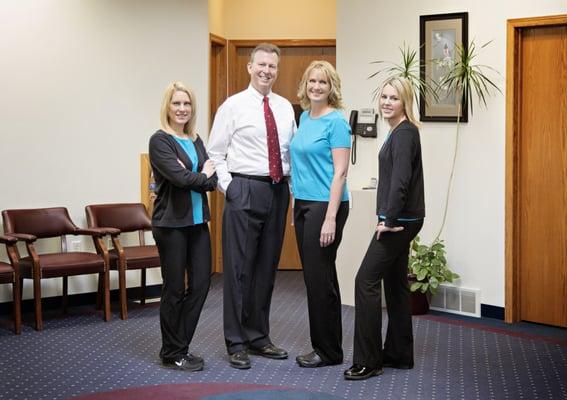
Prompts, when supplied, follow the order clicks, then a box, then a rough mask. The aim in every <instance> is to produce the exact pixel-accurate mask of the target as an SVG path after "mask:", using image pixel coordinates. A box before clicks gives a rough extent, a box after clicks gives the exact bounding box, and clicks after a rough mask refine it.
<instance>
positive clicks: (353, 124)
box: [349, 108, 378, 165]
mask: <svg viewBox="0 0 567 400" xmlns="http://www.w3.org/2000/svg"><path fill="white" fill-rule="evenodd" d="M377 121H378V115H377V114H376V113H375V112H374V109H373V108H361V109H360V110H352V111H351V112H350V119H349V125H350V133H351V135H353V138H352V151H351V153H350V159H351V162H352V164H353V165H354V164H356V137H357V136H362V137H368V138H375V137H376V136H377V133H376V131H377V128H376V122H377Z"/></svg>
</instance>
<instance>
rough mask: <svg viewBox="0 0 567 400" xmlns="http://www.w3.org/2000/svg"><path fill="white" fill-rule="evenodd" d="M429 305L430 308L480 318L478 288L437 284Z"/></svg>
mask: <svg viewBox="0 0 567 400" xmlns="http://www.w3.org/2000/svg"><path fill="white" fill-rule="evenodd" d="M429 306H430V308H431V309H432V310H438V311H445V312H449V313H453V314H461V315H468V316H472V317H479V318H480V289H469V288H463V287H457V286H450V285H439V288H438V289H437V293H435V295H434V296H433V297H432V298H431V301H430V304H429Z"/></svg>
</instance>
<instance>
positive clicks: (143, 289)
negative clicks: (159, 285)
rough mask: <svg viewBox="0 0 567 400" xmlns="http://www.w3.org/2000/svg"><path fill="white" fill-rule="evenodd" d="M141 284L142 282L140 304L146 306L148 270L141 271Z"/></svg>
mask: <svg viewBox="0 0 567 400" xmlns="http://www.w3.org/2000/svg"><path fill="white" fill-rule="evenodd" d="M141 271H142V273H141V278H140V280H141V282H140V304H141V305H144V304H146V269H145V268H142V269H141Z"/></svg>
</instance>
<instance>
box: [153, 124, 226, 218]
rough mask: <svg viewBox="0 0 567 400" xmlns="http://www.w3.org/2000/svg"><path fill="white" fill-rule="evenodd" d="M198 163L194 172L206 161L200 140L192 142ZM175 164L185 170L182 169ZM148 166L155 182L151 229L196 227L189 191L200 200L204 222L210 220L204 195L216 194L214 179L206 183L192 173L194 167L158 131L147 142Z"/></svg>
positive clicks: (205, 180)
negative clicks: (152, 226) (152, 227)
mask: <svg viewBox="0 0 567 400" xmlns="http://www.w3.org/2000/svg"><path fill="white" fill-rule="evenodd" d="M193 143H194V144H195V150H196V151H197V156H198V159H199V163H198V166H197V171H201V170H202V169H203V164H204V163H205V161H206V160H207V159H208V158H209V157H208V155H207V151H206V150H205V146H204V145H203V141H202V140H201V138H200V137H199V136H197V139H196V140H195V141H194V142H193ZM177 160H181V162H182V163H183V164H184V165H185V166H186V168H183V167H182V166H181V165H180V164H179V162H178V161H177ZM150 163H151V165H152V170H153V173H154V179H155V182H156V189H155V192H156V195H157V197H156V199H155V202H154V213H153V215H152V225H154V226H159V227H165V228H179V227H183V226H191V225H195V222H194V221H193V204H192V202H191V195H190V193H189V191H190V190H192V191H195V192H199V193H201V196H202V199H203V222H207V221H209V220H210V219H211V213H210V211H209V203H208V201H207V193H206V192H212V191H213V190H215V188H216V186H217V175H216V174H214V175H213V176H211V177H210V178H208V179H207V175H205V174H203V173H201V172H192V171H191V170H192V168H193V163H192V162H191V160H190V159H189V156H187V153H186V152H185V150H183V148H182V147H181V146H180V145H179V144H178V143H177V141H176V140H175V138H173V136H171V135H169V134H167V133H166V132H164V131H162V130H158V131H157V132H156V133H154V134H153V135H152V137H151V138H150Z"/></svg>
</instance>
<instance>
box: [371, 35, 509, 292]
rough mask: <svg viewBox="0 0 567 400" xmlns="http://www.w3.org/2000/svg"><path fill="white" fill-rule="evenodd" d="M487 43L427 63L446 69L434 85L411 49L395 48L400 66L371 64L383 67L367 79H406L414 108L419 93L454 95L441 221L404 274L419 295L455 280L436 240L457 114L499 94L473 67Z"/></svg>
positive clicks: (415, 248)
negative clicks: (411, 278)
mask: <svg viewBox="0 0 567 400" xmlns="http://www.w3.org/2000/svg"><path fill="white" fill-rule="evenodd" d="M490 43H491V41H489V42H487V43H485V44H484V45H482V46H480V48H477V46H476V43H475V41H474V40H473V41H472V42H470V43H469V45H468V46H467V47H465V46H462V45H456V46H455V49H456V53H455V54H456V58H455V60H454V62H447V60H430V61H429V62H431V63H436V64H438V65H439V63H443V67H445V68H446V69H447V73H446V74H445V75H444V76H443V77H442V78H441V81H440V82H438V83H435V82H434V81H433V80H432V79H429V78H428V77H426V78H425V79H422V78H421V75H420V69H421V67H422V65H421V64H420V62H419V57H418V54H417V51H415V50H413V49H411V48H410V47H409V46H407V45H406V44H405V43H404V44H403V46H402V47H400V48H399V50H400V54H401V56H402V62H401V63H400V64H396V63H392V62H388V61H374V62H372V64H381V65H384V67H383V68H381V69H379V70H378V71H376V72H375V73H373V74H372V75H370V76H369V77H368V78H369V79H370V78H374V77H376V76H384V80H386V79H388V78H390V77H392V76H398V77H404V78H406V79H408V80H409V81H410V82H411V84H412V86H413V89H414V97H415V100H416V104H418V103H419V100H420V96H419V95H420V93H422V94H423V97H422V98H423V99H426V101H427V99H428V98H429V99H432V100H434V101H435V102H437V101H439V97H440V95H439V92H440V91H442V90H443V91H446V92H448V93H451V92H453V91H454V92H455V93H457V99H458V101H457V105H456V106H457V110H458V111H457V132H456V137H455V150H454V152H453V160H452V166H451V173H450V176H449V183H448V185H447V195H446V198H445V205H444V208H443V209H444V211H443V220H442V222H441V226H440V228H439V231H438V233H437V235H436V236H435V239H434V240H433V242H432V244H431V245H429V246H428V245H424V244H421V242H420V238H419V236H417V237H416V238H415V239H414V241H413V242H412V243H411V252H410V260H409V265H408V272H409V274H410V275H414V276H415V278H416V279H417V282H414V283H412V285H411V287H410V288H411V291H412V292H415V291H420V292H422V293H427V294H428V295H432V294H434V293H435V291H436V290H437V288H438V287H439V285H440V284H441V283H444V282H449V283H451V282H453V280H455V279H457V278H459V275H458V274H456V273H454V272H452V271H451V270H450V268H449V266H448V265H447V259H446V250H445V243H444V242H443V240H441V239H440V236H441V233H442V232H443V229H444V227H445V222H446V219H447V209H448V205H449V195H450V193H451V187H452V182H453V176H454V171H455V164H456V160H457V150H458V145H459V133H460V123H461V117H462V115H461V110H462V109H463V107H469V106H470V110H471V115H472V114H473V104H474V100H475V98H476V99H477V100H478V101H479V103H481V104H482V105H483V106H486V100H487V98H488V97H489V96H490V95H492V94H493V92H500V93H502V92H501V90H500V89H499V88H498V87H497V86H496V84H495V83H494V82H493V81H492V80H491V79H490V78H489V77H488V75H487V74H486V72H485V71H487V70H488V71H492V72H495V73H497V72H496V71H495V70H494V69H493V68H491V67H489V66H487V65H482V64H475V63H474V62H475V61H476V60H475V59H476V58H477V57H478V51H479V50H481V49H483V48H485V47H486V46H488V45H489V44H490ZM380 87H381V85H378V87H377V88H376V89H375V90H374V92H373V100H375V99H376V97H377V95H378V94H379V91H380Z"/></svg>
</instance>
